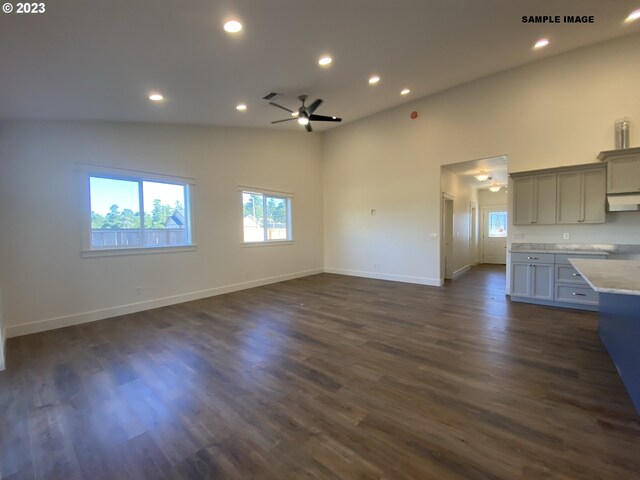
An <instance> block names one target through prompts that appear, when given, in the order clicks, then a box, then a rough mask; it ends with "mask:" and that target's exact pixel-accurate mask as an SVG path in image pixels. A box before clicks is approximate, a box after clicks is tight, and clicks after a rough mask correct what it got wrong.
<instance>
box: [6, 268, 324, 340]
mask: <svg viewBox="0 0 640 480" xmlns="http://www.w3.org/2000/svg"><path fill="white" fill-rule="evenodd" d="M323 271H324V270H323V269H322V268H314V269H312V270H304V271H302V272H295V273H287V274H284V275H277V276H274V277H267V278H261V279H259V280H252V281H250V282H242V283H236V284H233V285H225V286H222V287H215V288H211V289H208V290H200V291H198V292H190V293H183V294H180V295H173V296H170V297H163V298H157V299H154V300H147V301H144V302H139V303H131V304H128V305H120V306H117V307H109V308H102V309H99V310H92V311H89V312H83V313H76V314H72V315H65V316H62V317H55V318H47V319H44V320H37V321H35V322H29V323H22V324H20V325H8V326H7V330H6V332H7V338H11V337H19V336H21V335H29V334H31V333H38V332H44V331H46V330H55V329H56V328H63V327H70V326H72V325H79V324H81V323H87V322H95V321H96V320H104V319H105V318H111V317H117V316H120V315H127V314H129V313H135V312H141V311H143V310H151V309H153V308H159V307H166V306H168V305H175V304H177V303H184V302H190V301H192V300H199V299H201V298H207V297H214V296H216V295H222V294H225V293H231V292H237V291H238V290H245V289H247V288H254V287H260V286H262V285H268V284H270V283H278V282H284V281H286V280H293V279H294V278H301V277H307V276H309V275H316V274H318V273H323Z"/></svg>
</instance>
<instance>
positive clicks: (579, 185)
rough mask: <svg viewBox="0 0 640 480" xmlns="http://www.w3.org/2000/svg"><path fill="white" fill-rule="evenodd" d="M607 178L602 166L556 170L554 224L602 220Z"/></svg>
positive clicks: (599, 221) (603, 219)
mask: <svg viewBox="0 0 640 480" xmlns="http://www.w3.org/2000/svg"><path fill="white" fill-rule="evenodd" d="M606 178H607V176H606V171H605V169H604V166H602V167H598V168H592V169H585V170H574V171H566V172H559V173H558V174H557V193H556V198H557V204H556V223H558V224H580V223H604V222H605V218H606V217H605V206H606V205H605V197H606Z"/></svg>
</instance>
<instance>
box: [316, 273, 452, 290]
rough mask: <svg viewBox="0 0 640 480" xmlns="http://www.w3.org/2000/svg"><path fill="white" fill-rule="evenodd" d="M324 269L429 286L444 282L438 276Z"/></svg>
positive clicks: (440, 284)
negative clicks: (412, 275)
mask: <svg viewBox="0 0 640 480" xmlns="http://www.w3.org/2000/svg"><path fill="white" fill-rule="evenodd" d="M324 271H325V272H327V273H337V274H338V275H349V276H351V277H364V278H375V279H376V280H390V281H392V282H404V283H417V284H419V285H429V286H431V287H441V286H442V285H444V282H443V281H442V280H441V279H439V278H426V277H410V276H407V275H393V274H391V273H380V272H365V271H361V270H345V269H342V268H325V269H324Z"/></svg>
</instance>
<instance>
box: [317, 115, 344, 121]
mask: <svg viewBox="0 0 640 480" xmlns="http://www.w3.org/2000/svg"><path fill="white" fill-rule="evenodd" d="M309 120H315V121H316V122H341V121H342V119H341V118H339V117H328V116H326V115H310V116H309Z"/></svg>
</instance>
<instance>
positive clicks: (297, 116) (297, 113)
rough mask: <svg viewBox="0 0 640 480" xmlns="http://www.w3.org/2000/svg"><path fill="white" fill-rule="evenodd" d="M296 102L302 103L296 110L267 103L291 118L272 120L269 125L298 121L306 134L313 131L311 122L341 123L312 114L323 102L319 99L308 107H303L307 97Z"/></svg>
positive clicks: (301, 97)
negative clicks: (288, 114)
mask: <svg viewBox="0 0 640 480" xmlns="http://www.w3.org/2000/svg"><path fill="white" fill-rule="evenodd" d="M267 97H268V95H267ZM265 98H266V97H265ZM271 98H273V97H271ZM298 100H300V102H301V103H302V105H301V106H300V107H299V108H298V110H289V109H288V108H287V107H283V106H282V105H278V104H277V103H275V102H269V105H273V106H274V107H278V108H281V109H282V110H285V111H287V112H289V113H290V114H291V118H285V119H283V120H274V121H273V122H271V123H282V122H288V121H290V120H298V123H299V124H300V125H303V126H304V128H306V129H307V132H312V131H313V129H312V128H311V121H312V120H313V121H314V122H341V121H342V119H341V118H338V117H333V116H326V115H316V114H315V113H314V112H315V111H316V110H317V109H318V107H319V106H320V105H321V104H322V102H323V100H322V99H321V98H318V99H317V100H314V101H313V103H312V104H311V105H309V106H306V105H305V102H306V101H307V95H300V96H299V97H298Z"/></svg>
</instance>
